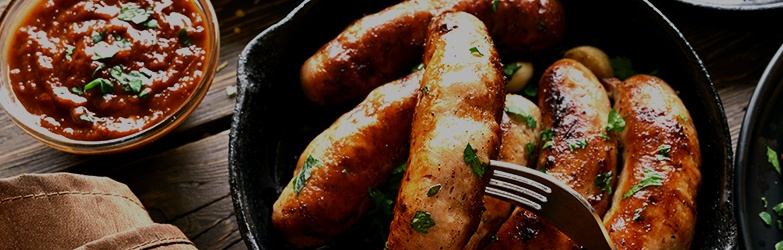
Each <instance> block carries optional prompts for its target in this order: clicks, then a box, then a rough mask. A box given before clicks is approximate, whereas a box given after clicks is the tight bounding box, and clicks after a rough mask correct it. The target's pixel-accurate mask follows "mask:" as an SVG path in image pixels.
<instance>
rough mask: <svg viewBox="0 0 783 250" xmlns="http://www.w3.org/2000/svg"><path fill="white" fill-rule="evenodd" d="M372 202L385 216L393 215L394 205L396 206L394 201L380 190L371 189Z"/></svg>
mask: <svg viewBox="0 0 783 250" xmlns="http://www.w3.org/2000/svg"><path fill="white" fill-rule="evenodd" d="M370 200H372V203H373V204H374V205H375V207H376V208H379V209H380V210H381V211H382V212H383V213H384V214H386V215H391V214H392V209H393V207H392V204H394V200H392V199H390V198H389V197H387V196H386V195H384V194H383V192H381V191H380V190H378V189H374V188H370Z"/></svg>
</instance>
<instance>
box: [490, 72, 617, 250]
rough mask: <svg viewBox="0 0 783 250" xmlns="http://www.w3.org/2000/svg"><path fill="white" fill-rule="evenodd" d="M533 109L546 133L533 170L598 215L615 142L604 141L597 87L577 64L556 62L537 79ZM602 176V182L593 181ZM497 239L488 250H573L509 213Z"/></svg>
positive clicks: (531, 220)
mask: <svg viewBox="0 0 783 250" xmlns="http://www.w3.org/2000/svg"><path fill="white" fill-rule="evenodd" d="M538 106H539V108H541V117H542V118H541V125H542V129H546V130H544V131H542V135H541V140H542V141H541V142H540V143H539V148H541V151H540V155H539V158H538V167H539V168H541V169H542V171H545V172H546V173H548V174H549V175H552V176H553V177H555V178H556V179H558V180H560V181H562V182H563V183H565V184H567V185H568V186H570V187H571V188H573V189H574V190H576V192H578V193H579V194H581V195H582V196H583V197H585V198H586V199H587V201H588V202H590V204H591V205H592V206H593V208H595V210H596V212H598V213H599V214H603V213H604V212H605V211H606V208H607V205H608V202H609V194H608V191H609V189H608V187H611V185H612V183H613V182H612V180H613V178H611V176H613V174H612V173H615V169H616V166H617V141H616V139H612V138H609V139H607V137H606V136H605V135H606V133H605V132H606V131H605V127H606V126H607V121H608V120H607V119H608V116H609V113H610V110H611V105H610V103H609V97H608V96H607V94H606V91H605V90H604V88H603V86H601V84H600V83H599V82H598V79H597V78H596V77H595V75H593V73H592V72H591V71H590V70H589V69H587V67H585V66H584V65H582V64H581V63H579V62H577V61H575V60H571V59H561V60H559V61H557V62H555V63H554V64H553V65H551V66H550V67H549V68H548V69H547V70H546V71H545V72H544V74H543V76H542V77H541V81H540V83H539V93H538ZM550 134H551V135H550ZM606 176H609V177H608V178H606V180H608V181H606V182H604V181H602V180H604V178H599V177H606ZM596 179H598V180H600V181H598V182H597V181H596ZM497 237H498V241H496V242H494V243H492V244H490V245H488V248H490V249H517V248H525V249H527V248H533V249H569V248H578V246H576V245H575V244H574V243H572V242H571V240H570V239H568V237H566V236H565V235H563V234H562V233H561V232H559V231H558V230H557V229H555V228H554V227H552V226H551V225H549V224H548V223H546V222H545V221H542V220H541V219H540V218H538V217H537V216H535V215H533V214H532V213H530V212H528V211H524V210H523V211H519V212H516V211H515V213H514V214H512V216H511V218H509V220H508V221H507V222H506V223H505V224H504V225H503V226H501V229H500V231H499V232H498V235H497Z"/></svg>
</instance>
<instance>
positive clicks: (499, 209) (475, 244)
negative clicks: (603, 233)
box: [465, 94, 541, 249]
mask: <svg viewBox="0 0 783 250" xmlns="http://www.w3.org/2000/svg"><path fill="white" fill-rule="evenodd" d="M505 111H506V112H504V113H503V121H502V122H501V124H500V129H501V131H503V132H502V134H501V136H500V140H501V143H500V153H499V154H498V160H501V161H505V162H510V163H514V164H517V165H520V166H527V167H534V165H533V164H535V160H534V159H537V158H536V156H537V154H536V147H537V143H538V137H539V132H540V130H541V126H540V124H538V121H540V120H541V112H540V111H539V110H538V106H536V104H535V103H533V102H531V101H530V100H528V99H526V98H525V97H522V96H520V95H515V94H507V95H506V108H505ZM484 208H485V209H486V210H485V211H484V213H483V214H482V215H481V223H480V224H479V228H478V230H476V234H474V235H473V237H471V238H470V242H469V243H468V246H467V247H465V249H480V248H482V247H484V246H485V245H487V243H488V242H489V241H490V239H491V237H492V236H495V234H496V233H497V231H498V229H499V228H500V226H501V225H502V224H503V223H504V222H505V221H506V220H507V219H508V217H509V212H510V211H511V208H512V205H511V204H510V203H508V202H505V201H502V200H499V199H496V198H492V197H489V196H484ZM516 209H517V210H519V209H520V208H516ZM515 213H516V212H515Z"/></svg>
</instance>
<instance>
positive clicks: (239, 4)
mask: <svg viewBox="0 0 783 250" xmlns="http://www.w3.org/2000/svg"><path fill="white" fill-rule="evenodd" d="M651 1H652V2H653V3H654V4H655V5H656V6H657V7H658V8H659V9H660V10H661V12H662V13H663V14H664V15H666V16H667V17H668V18H669V19H670V20H671V21H672V23H674V24H675V25H676V26H677V27H678V28H679V30H680V31H681V32H682V33H683V35H684V36H685V37H686V39H687V40H688V41H689V42H690V44H691V46H692V47H693V48H694V49H695V50H696V52H697V54H698V55H699V56H700V58H701V60H702V61H703V63H704V64H705V66H706V68H707V71H708V72H709V73H710V76H711V79H712V81H713V83H714V84H715V87H716V89H717V90H718V93H719V95H720V98H721V100H722V102H723V105H724V109H725V111H726V117H727V119H728V123H729V126H730V131H731V137H732V143H733V146H735V145H736V141H737V135H738V133H739V130H740V126H741V123H742V119H743V116H744V114H745V110H746V108H747V105H748V101H749V99H750V96H751V94H752V93H753V90H754V88H755V85H756V83H757V82H758V80H759V78H760V77H761V75H762V72H763V71H764V69H765V67H766V65H767V63H768V62H769V60H770V59H771V58H772V56H773V55H774V53H775V51H777V49H778V48H779V47H780V45H781V43H783V29H780V28H779V27H778V25H777V24H781V23H783V10H766V11H724V10H712V9H704V8H699V7H694V6H691V5H687V4H684V3H680V2H677V1H671V0H651ZM300 2H301V1H300V0H276V1H265V0H255V1H254V0H241V1H237V0H220V1H218V0H215V1H213V5H214V7H215V10H216V11H217V15H218V21H219V25H220V34H221V47H220V63H223V62H226V63H227V66H226V67H225V68H223V69H222V70H221V71H219V72H218V73H217V75H216V77H215V79H214V82H213V84H212V87H211V89H210V91H209V93H208V94H207V96H206V97H205V98H204V100H203V101H202V103H201V105H200V106H199V107H198V108H197V109H196V110H195V111H194V113H193V114H192V115H191V116H190V117H189V118H188V119H187V121H186V122H185V123H184V124H182V125H181V126H180V127H179V128H177V129H176V130H175V131H173V132H172V133H170V134H168V135H166V136H165V137H163V138H161V139H160V140H158V141H156V142H154V143H152V144H150V145H148V146H146V147H144V148H141V149H138V150H134V151H131V152H126V153H120V154H116V155H111V156H80V155H73V154H68V153H63V152H60V151H57V150H54V149H50V148H48V147H46V146H44V145H43V144H40V143H38V142H36V141H35V140H33V139H32V138H31V137H30V136H28V135H26V134H25V133H24V132H22V130H21V129H19V128H17V127H16V126H15V125H14V124H13V122H11V120H10V119H9V118H8V117H7V116H6V115H5V113H4V112H3V113H0V145H2V146H0V177H10V176H15V175H19V174H23V173H49V172H72V173H80V174H88V175H100V176H107V177H110V178H113V179H115V180H117V181H120V182H123V183H125V184H127V185H128V186H129V187H130V188H131V190H132V191H133V192H134V193H135V194H136V195H137V196H138V197H139V198H140V199H141V201H142V203H143V204H144V206H146V207H147V209H148V211H149V213H150V215H151V216H152V218H153V219H154V220H155V221H156V222H162V223H171V224H174V225H176V226H178V227H179V228H180V229H182V231H183V232H185V234H186V235H187V236H188V237H190V239H191V240H192V241H193V242H194V243H195V244H196V246H197V247H198V248H199V249H246V246H245V244H244V242H243V241H242V238H241V236H240V235H239V231H238V226H237V224H236V219H235V216H234V209H233V206H232V203H231V197H230V194H229V184H228V159H227V157H228V131H229V127H230V119H231V115H232V112H233V108H234V97H233V96H229V95H228V94H227V92H226V88H227V87H231V86H235V85H236V65H237V59H238V58H237V55H238V54H239V53H240V51H241V50H242V49H243V48H244V46H245V44H246V43H247V42H248V41H250V39H252V38H253V37H255V36H256V35H258V33H260V32H261V31H262V30H264V29H265V28H267V27H268V26H270V25H272V24H274V23H275V22H276V21H278V20H280V19H281V18H283V17H284V16H285V15H286V14H287V13H288V12H289V11H290V10H291V9H293V8H294V7H296V5H298V4H299V3H300ZM7 3H8V0H0V8H5V6H6V4H7ZM618 11H622V10H618ZM618 21H621V20H618Z"/></svg>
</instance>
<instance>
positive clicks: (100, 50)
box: [92, 42, 120, 61]
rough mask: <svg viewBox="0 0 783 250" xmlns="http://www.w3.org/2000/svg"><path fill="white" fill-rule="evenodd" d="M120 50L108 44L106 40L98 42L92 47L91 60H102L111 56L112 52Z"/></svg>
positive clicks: (115, 52)
mask: <svg viewBox="0 0 783 250" xmlns="http://www.w3.org/2000/svg"><path fill="white" fill-rule="evenodd" d="M119 51H120V48H119V47H117V46H112V45H109V44H108V43H106V42H99V43H98V44H96V45H95V46H94V47H93V52H92V60H95V61H97V60H102V59H108V58H112V57H113V56H114V54H117V52H119Z"/></svg>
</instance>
